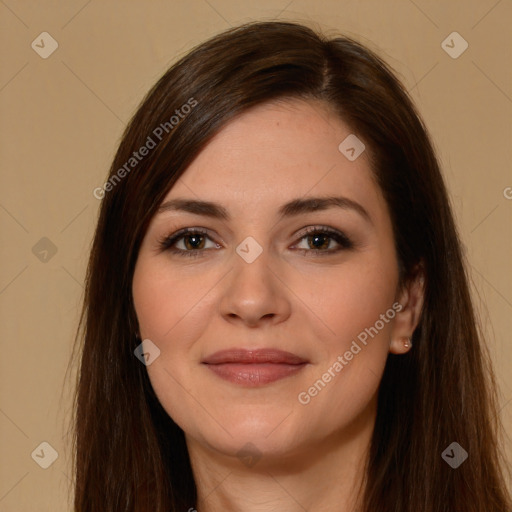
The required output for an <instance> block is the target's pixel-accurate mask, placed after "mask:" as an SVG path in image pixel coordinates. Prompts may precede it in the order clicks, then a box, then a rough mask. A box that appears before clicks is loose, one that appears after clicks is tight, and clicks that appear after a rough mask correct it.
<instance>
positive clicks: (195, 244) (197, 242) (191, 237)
mask: <svg viewBox="0 0 512 512" xmlns="http://www.w3.org/2000/svg"><path fill="white" fill-rule="evenodd" d="M201 238H202V235H189V236H188V237H187V238H186V239H185V240H186V241H187V242H188V243H186V245H187V247H188V246H191V247H192V248H193V249H197V248H198V246H199V245H200V244H201V240H200V239H201ZM191 240H195V241H193V242H192V243H190V241H191ZM188 248H190V247H188Z"/></svg>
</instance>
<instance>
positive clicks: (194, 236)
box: [158, 228, 221, 257]
mask: <svg viewBox="0 0 512 512" xmlns="http://www.w3.org/2000/svg"><path fill="white" fill-rule="evenodd" d="M206 239H208V240H210V241H212V240H211V238H210V236H209V235H208V232H207V231H206V230H204V229H201V228H185V229H181V230H180V231H178V232H177V233H174V234H173V235H171V236H166V237H164V238H163V239H161V240H159V241H158V245H159V247H160V249H161V250H162V251H170V252H172V253H174V254H177V255H178V256H192V257H197V256H202V255H203V252H204V249H205V243H206V242H205V240H206ZM180 244H181V245H182V247H183V248H179V247H177V246H178V245H180ZM214 247H215V248H217V249H218V248H220V247H221V246H220V245H219V244H217V243H214Z"/></svg>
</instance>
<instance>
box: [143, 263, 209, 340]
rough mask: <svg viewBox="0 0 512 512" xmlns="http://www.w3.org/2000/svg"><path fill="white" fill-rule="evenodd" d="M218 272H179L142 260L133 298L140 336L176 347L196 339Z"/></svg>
mask: <svg viewBox="0 0 512 512" xmlns="http://www.w3.org/2000/svg"><path fill="white" fill-rule="evenodd" d="M217 280H218V279H216V276H215V275H212V273H208V272H198V271H195V270H194V271H192V269H190V270H184V271H181V272H180V271H177V270H176V269H175V268H173V267H172V266H171V265H169V264H166V262H165V260H163V262H149V260H145V259H143V260H141V261H139V262H138V263H137V266H136V268H135V273H134V277H133V299H134V305H135V311H136V314H137V318H138V320H139V326H140V331H141V336H143V337H144V338H149V339H151V340H152V341H154V342H155V343H157V342H160V343H162V344H164V345H165V344H167V343H169V342H170V341H171V340H175V341H173V344H174V347H175V348H176V349H179V348H180V346H185V345H186V339H187V338H190V339H192V340H193V339H194V333H196V332H201V330H202V327H203V326H202V322H204V321H206V319H207V315H206V314H205V311H206V310H207V309H209V308H210V307H211V299H210V297H209V295H208V291H209V290H210V289H212V288H213V287H214V285H215V282H216V281H217Z"/></svg>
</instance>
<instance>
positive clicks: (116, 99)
mask: <svg viewBox="0 0 512 512" xmlns="http://www.w3.org/2000/svg"><path fill="white" fill-rule="evenodd" d="M254 19H282V20H296V21H302V22H305V23H307V24H310V25H311V24H313V26H316V27H319V28H322V29H324V30H328V31H332V32H336V31H337V32H341V33H344V34H346V35H349V36H352V37H355V38H357V39H359V40H360V41H362V42H363V43H366V44H368V45H369V46H370V47H371V48H373V49H376V50H377V51H378V52H379V53H380V54H381V55H382V56H383V57H384V58H385V59H386V60H387V62H389V63H390V64H391V66H393V67H394V68H395V69H396V70H397V71H398V72H399V73H400V75H401V77H402V79H403V81H404V82H405V84H406V86H407V88H408V89H409V90H410V91H411V94H412V96H413V99H414V100H415V102H416V103H417V105H418V107H419V109H420V111H421V113H422V115H423V117H424V119H425V121H426V124H427V126H428V127H429V129H430V131H431V133H432V135H433V138H434V142H435V145H436V147H437V149H438V152H439V157H440V159H441V163H442V166H443V170H444V173H445V176H446V180H447V183H448V186H449V190H450V193H451V196H452V199H453V205H454V209H455V213H456V216H457V221H458V224H459V227H460V232H461V236H462V239H463V242H464V245H465V248H466V250H467V256H468V259H469V261H470V262H471V266H470V272H471V275H472V280H473V284H474V291H475V298H476V300H477V304H478V305H479V308H480V311H481V316H482V320H483V323H484V325H485V328H486V330H487V332H488V333H489V334H490V335H491V336H492V338H491V341H490V348H491V351H492V355H493V358H494V361H495V367H496V372H497V376H498V382H499V385H500V389H501V394H500V404H501V414H502V416H503V420H504V422H505V425H506V428H507V431H508V432H509V434H510V433H511V432H512V375H511V371H510V370H511V368H512V363H511V360H512V343H511V340H510V332H511V329H512V314H511V313H512V270H511V261H512V230H511V225H512V199H511V198H512V189H510V188H508V189H507V187H512V173H511V163H512V155H511V147H512V145H511V141H512V139H511V135H512V133H511V132H512V129H511V128H512V123H511V118H512V116H511V114H512V83H511V82H512V68H511V66H510V62H512V55H511V54H512V44H511V43H512V32H511V31H510V23H511V21H512V2H510V0H502V1H496V0H480V1H475V0H473V1H466V2H455V1H451V2H447V1H441V0H439V1H435V2H431V1H429V2H427V1H420V0H415V1H414V2H412V1H407V0H403V1H402V0H401V1H398V0H397V1H388V2H382V1H379V0H367V1H341V0H322V1H318V0H317V1H314V0H263V1H260V2H243V1H240V0H187V1H185V0H183V1H181V0H177V1H167V2H163V1H153V2H142V1H130V2H128V1H125V2H120V1H104V2H100V1H99V0H92V1H89V2H87V1H84V0H76V1H75V0H73V1H67V2H56V1H46V2H41V1H37V2H36V1H35V0H33V1H21V0H1V1H0V20H1V21H0V33H1V38H2V41H1V42H2V44H1V47H0V52H1V57H2V65H1V67H0V106H1V109H2V117H1V121H0V150H1V169H2V174H1V180H2V187H1V190H0V226H1V233H2V244H1V249H0V250H1V252H0V258H1V267H0V326H1V340H2V357H1V358H0V386H1V387H0V390H1V391H0V433H1V437H0V439H1V441H0V461H1V462H0V511H2V512H3V511H17V512H23V511H29V510H30V511H33V510H38V511H52V512H59V511H64V510H70V509H71V506H70V504H69V502H68V498H67V491H68V485H69V483H70V481H69V477H68V475H69V474H70V464H69V463H70V449H69V444H68V442H67V439H66V437H65V430H66V421H67V418H68V415H69V408H70V386H69V382H70V381H69V380H68V381H66V380H65V372H66V368H67V364H68V360H69V356H70V350H71V345H72V337H73V334H74V330H75V327H76V323H77V320H78V310H79V305H80V301H81V298H82V292H83V286H82V283H83V278H84V273H85V266H86V261H87V253H88V249H89V245H90V241H91V238H92V235H93V230H94V224H95V219H96V215H97V211H98V207H99V205H100V203H99V201H98V200H97V199H95V198H94V197H93V194H92V191H93V189H94V188H95V187H97V186H100V185H101V184H102V183H103V182H104V180H105V175H106V172H107V169H108V167H109V165H110V161H111V159H112V157H113V154H114V151H115V149H116V145H117V143H118V141H119V137H120V135H121V133H122V130H123V128H124V126H125V124H126V123H127V121H128V120H129V118H130V116H131V115H132V114H133V113H134V109H135V108H136V106H137V105H138V103H139V101H140V100H141V99H142V96H143V95H144V94H145V92H146V91H147V90H148V89H149V87H150V86H151V85H153V83H154V82H155V81H156V80H157V79H158V78H159V77H160V76H161V74H163V72H164V71H165V70H166V69H167V68H168V66H169V65H170V64H172V63H173V62H174V61H175V60H176V59H177V58H178V57H180V56H181V55H183V54H184V53H186V52H187V51H188V50H189V49H190V48H191V47H192V46H193V45H195V44H196V43H198V42H200V41H203V40H205V39H206V38H207V37H209V36H211V35H213V34H215V33H217V32H219V31H221V30H223V29H225V28H227V27H229V26H233V25H236V24H239V23H241V22H245V21H250V20H254ZM453 31H457V32H458V33H459V34H460V35H461V36H462V37H463V38H464V39H465V40H466V41H467V42H468V44H469V47H468V49H467V50H466V51H465V52H464V53H463V54H462V55H461V56H460V57H458V58H457V59H454V58H452V57H450V56H449V55H448V54H447V53H446V52H445V51H444V50H443V48H442V46H441V43H442V42H443V41H444V40H445V38H446V37H447V36H448V35H449V34H451V33H452V32H453ZM41 32H48V33H49V34H50V35H51V36H52V37H53V38H54V39H55V40H56V41H57V42H58V49H57V50H56V51H55V52H54V53H53V54H52V55H50V56H49V57H48V58H46V59H43V58H41V57H40V56H39V54H38V53H36V51H34V50H33V49H32V47H31V43H32V41H34V40H36V38H37V36H39V34H40V33H41ZM38 41H40V39H37V40H36V42H38ZM46 41H47V43H48V40H46ZM39 44H40V43H39ZM457 44H458V43H457ZM45 47H46V48H47V49H48V48H49V46H48V45H46V46H45ZM456 48H457V47H456ZM507 195H508V199H507V197H506V196H507ZM43 237H46V238H48V239H49V240H50V241H51V244H50V243H49V242H48V241H46V240H44V241H42V242H40V240H41V238H43ZM38 243H39V245H37V246H36V244H38ZM52 244H53V246H55V248H56V250H57V252H56V253H55V254H52V252H51V246H52ZM34 246H36V249H33V248H34ZM48 248H50V250H49V252H48V253H44V252H43V251H44V250H45V249H46V250H48ZM41 258H42V259H43V260H44V258H46V261H41ZM44 441H45V442H48V443H49V444H50V445H51V446H52V447H53V448H54V449H55V450H56V451H57V452H58V454H59V456H58V458H57V460H56V461H55V462H54V463H53V464H52V465H51V466H50V467H49V468H48V469H46V470H44V469H42V468H41V467H39V465H38V464H36V462H35V461H34V460H33V459H32V458H31V453H32V452H33V451H34V450H35V449H36V448H37V447H38V446H39V445H40V443H42V442H44ZM508 446H509V449H508V453H509V460H512V459H511V454H512V450H511V449H510V444H509V445H508ZM40 450H41V449H40V448H39V449H38V450H37V451H36V453H39V455H40V457H39V458H37V456H34V458H35V459H37V460H39V461H41V460H43V459H44V458H47V457H48V456H49V453H50V452H49V450H48V449H46V451H44V450H45V449H44V448H43V451H44V453H45V455H44V457H42V456H41V453H42V452H41V451H40ZM469 456H470V457H471V454H470V455H469ZM46 460H47V459H46Z"/></svg>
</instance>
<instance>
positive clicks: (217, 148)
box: [163, 99, 382, 216]
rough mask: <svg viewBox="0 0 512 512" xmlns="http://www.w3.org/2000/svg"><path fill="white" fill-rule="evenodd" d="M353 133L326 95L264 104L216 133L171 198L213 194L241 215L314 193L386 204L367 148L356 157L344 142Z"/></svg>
mask: <svg viewBox="0 0 512 512" xmlns="http://www.w3.org/2000/svg"><path fill="white" fill-rule="evenodd" d="M349 136H352V137H353V136H354V134H353V133H352V131H351V129H350V127H349V126H348V125H346V124H345V123H344V122H343V121H342V120H341V119H340V118H339V117H338V116H337V115H335V114H334V113H333V112H332V111H331V110H330V109H329V108H328V107H327V106H326V105H325V104H324V103H322V102H320V101H305V100H295V99H287V100H284V101H283V100H281V101H277V102H276V101H274V102H271V103H266V104H263V105H259V106H257V107H254V108H252V109H251V110H249V111H246V112H244V113H243V114H241V115H239V116H237V117H236V118H235V119H234V120H232V121H230V122H229V123H228V124H227V125H226V126H225V127H224V128H223V129H222V130H220V131H219V132H218V133H217V134H216V136H215V137H214V138H213V139H212V140H211V141H210V142H209V143H208V144H207V145H206V146H205V148H204V149H203V150H202V151H201V152H200V153H199V155H198V156H197V157H196V158H195V160H194V161H193V162H192V163H191V164H190V166H189V167H188V168H187V169H186V170H185V172H184V173H183V174H182V176H181V177H180V179H179V180H178V181H177V182H176V184H175V185H174V186H173V188H172V189H171V190H170V191H169V193H168V194H167V195H166V197H165V199H164V200H163V202H166V201H169V200H170V199H174V198H184V197H186V198H189V199H197V200H203V201H212V202H217V203H221V204H223V205H224V206H225V207H226V208H227V209H228V210H229V211H230V212H232V214H233V215H234V216H237V215H248V214H252V215H257V214H260V215H261V214H262V211H261V210H262V208H264V209H265V211H266V210H268V211H270V210H277V209H278V207H279V206H281V205H282V204H283V203H285V202H287V201H289V200H290V199H291V198H299V197H304V196H309V195H311V196H319V195H331V196H332V195H343V196H345V197H348V198H350V199H353V200H354V201H357V202H364V203H366V204H367V205H368V208H369V209H371V208H372V207H378V206H379V205H380V206H382V204H381V203H382V197H381V195H380V190H379V188H378V186H377V185H376V183H375V181H374V179H373V175H372V171H371V168H370V165H369V160H368V156H367V154H366V152H365V151H363V152H362V153H361V155H360V156H359V157H358V158H356V159H355V160H353V161H351V160H349V159H348V158H347V157H346V155H345V154H344V153H343V152H341V151H340V149H339V146H340V144H341V143H342V142H343V141H344V140H346V139H347V137H349ZM349 140H351V139H349ZM255 208H258V210H255Z"/></svg>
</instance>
